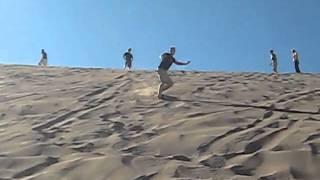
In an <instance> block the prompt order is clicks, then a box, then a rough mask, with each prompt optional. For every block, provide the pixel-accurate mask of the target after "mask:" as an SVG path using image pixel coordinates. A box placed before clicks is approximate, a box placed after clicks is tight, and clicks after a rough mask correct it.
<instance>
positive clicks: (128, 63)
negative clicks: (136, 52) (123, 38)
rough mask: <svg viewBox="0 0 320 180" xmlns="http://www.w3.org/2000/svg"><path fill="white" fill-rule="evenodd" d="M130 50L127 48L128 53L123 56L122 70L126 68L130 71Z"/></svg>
mask: <svg viewBox="0 0 320 180" xmlns="http://www.w3.org/2000/svg"><path fill="white" fill-rule="evenodd" d="M131 50H132V49H131V48H129V49H128V51H127V52H125V53H124V54H123V59H124V60H125V65H124V69H126V68H128V69H129V70H130V69H131V67H132V61H133V55H132V53H131Z"/></svg>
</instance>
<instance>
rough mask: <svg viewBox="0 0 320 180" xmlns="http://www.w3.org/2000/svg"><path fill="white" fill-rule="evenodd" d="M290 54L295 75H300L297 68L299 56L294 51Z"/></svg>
mask: <svg viewBox="0 0 320 180" xmlns="http://www.w3.org/2000/svg"><path fill="white" fill-rule="evenodd" d="M291 52H292V60H293V63H294V68H295V70H296V73H301V71H300V68H299V55H298V52H297V51H296V50H295V49H292V50H291Z"/></svg>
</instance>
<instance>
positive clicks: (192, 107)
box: [0, 65, 320, 180]
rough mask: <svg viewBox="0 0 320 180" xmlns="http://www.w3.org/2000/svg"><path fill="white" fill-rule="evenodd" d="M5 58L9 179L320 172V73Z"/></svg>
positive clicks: (0, 124)
mask: <svg viewBox="0 0 320 180" xmlns="http://www.w3.org/2000/svg"><path fill="white" fill-rule="evenodd" d="M170 75H171V76H172V78H173V80H174V81H175V85H174V87H173V88H172V89H170V90H168V91H167V92H166V93H165V94H167V96H166V97H165V98H164V100H159V99H158V98H157V97H156V94H157V88H158V85H159V80H158V76H157V73H156V72H154V71H131V72H126V71H121V70H112V69H98V68H96V69H94V68H92V69H88V68H87V69H86V68H59V67H49V68H40V67H35V66H19V65H0V144H1V146H0V179H26V180H42V179H77V180H87V179H95V180H166V179H172V180H182V179H183V180H189V179H207V180H209V179H210V180H211V179H213V180H222V179H223V180H224V179H226V180H251V179H252V180H278V179H279V180H280V179H281V180H282V179H290V180H291V179H299V180H300V179H301V180H318V179H320V171H319V170H320V80H319V79H320V74H281V75H275V74H264V73H250V72H247V73H223V72H219V73H218V72H188V71H174V72H170Z"/></svg>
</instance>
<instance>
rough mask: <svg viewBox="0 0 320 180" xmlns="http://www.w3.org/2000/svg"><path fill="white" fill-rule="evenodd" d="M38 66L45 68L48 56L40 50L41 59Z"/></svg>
mask: <svg viewBox="0 0 320 180" xmlns="http://www.w3.org/2000/svg"><path fill="white" fill-rule="evenodd" d="M38 65H39V66H47V65H48V55H47V53H46V52H45V51H44V49H41V58H40V61H39V63H38Z"/></svg>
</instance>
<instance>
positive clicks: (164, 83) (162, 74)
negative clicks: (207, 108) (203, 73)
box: [38, 47, 301, 98]
mask: <svg viewBox="0 0 320 180" xmlns="http://www.w3.org/2000/svg"><path fill="white" fill-rule="evenodd" d="M291 52H292V60H293V63H294V67H295V70H296V72H297V73H301V71H300V68H299V55H298V53H297V51H296V50H295V49H292V50H291ZM175 53H176V48H175V47H170V50H169V52H164V53H163V54H162V55H161V56H160V58H161V62H160V65H159V66H158V74H159V78H160V81H161V84H160V86H159V91H158V98H163V94H162V93H163V92H164V91H166V90H168V89H169V88H170V87H172V86H173V84H174V83H173V81H172V79H171V78H170V77H169V75H168V70H169V69H170V67H171V65H172V64H173V63H174V64H176V65H188V64H189V63H190V62H191V61H187V62H180V61H178V60H176V58H175V57H174V55H175ZM123 58H124V60H125V66H124V69H129V70H130V69H131V68H132V61H133V55H132V49H131V48H129V49H128V51H127V52H125V53H124V54H123ZM270 59H271V65H272V70H273V72H274V73H278V59H277V55H276V53H275V52H274V50H270ZM38 65H39V66H47V65H48V55H47V53H46V52H45V50H44V49H42V50H41V58H40V61H39V63H38Z"/></svg>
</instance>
